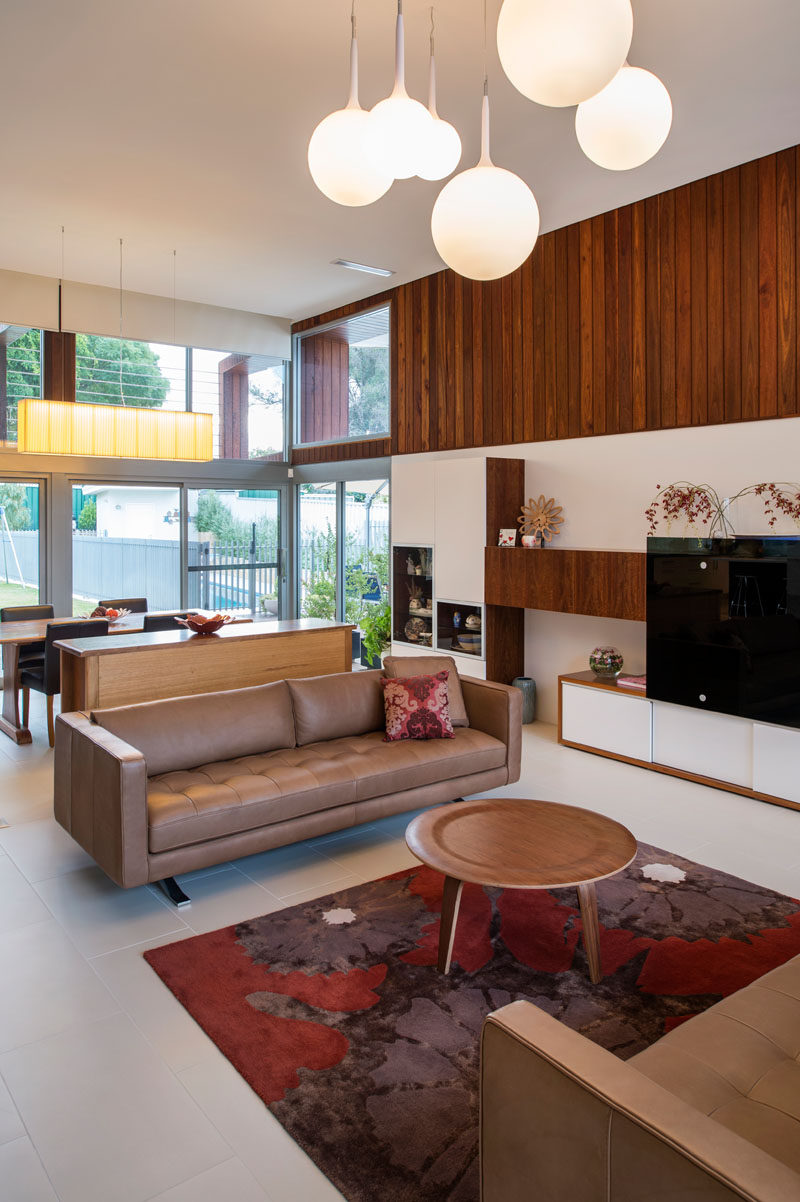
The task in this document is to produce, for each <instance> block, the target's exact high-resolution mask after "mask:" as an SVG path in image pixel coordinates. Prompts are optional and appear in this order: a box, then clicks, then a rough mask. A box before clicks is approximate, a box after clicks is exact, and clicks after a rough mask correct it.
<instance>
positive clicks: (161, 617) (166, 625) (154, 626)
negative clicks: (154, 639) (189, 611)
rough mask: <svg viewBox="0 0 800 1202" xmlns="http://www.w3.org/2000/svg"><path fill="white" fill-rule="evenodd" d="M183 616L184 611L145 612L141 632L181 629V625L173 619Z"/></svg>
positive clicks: (184, 615) (149, 632)
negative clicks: (166, 612) (167, 612)
mask: <svg viewBox="0 0 800 1202" xmlns="http://www.w3.org/2000/svg"><path fill="white" fill-rule="evenodd" d="M185 617H186V614H185V613H174V614H145V615H144V625H143V626H142V633H143V634H154V633H155V632H156V631H158V630H182V629H183V627H182V626H179V625H178V623H177V622H176V621H175V619H176V618H185Z"/></svg>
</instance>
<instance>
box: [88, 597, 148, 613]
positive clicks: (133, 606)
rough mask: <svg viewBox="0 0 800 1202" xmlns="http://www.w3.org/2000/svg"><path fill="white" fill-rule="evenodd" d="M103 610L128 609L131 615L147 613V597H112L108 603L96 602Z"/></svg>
mask: <svg viewBox="0 0 800 1202" xmlns="http://www.w3.org/2000/svg"><path fill="white" fill-rule="evenodd" d="M97 604H98V605H102V607H103V609H129V610H130V611H131V613H132V614H146V613H147V597H112V599H111V600H110V601H98V602H97Z"/></svg>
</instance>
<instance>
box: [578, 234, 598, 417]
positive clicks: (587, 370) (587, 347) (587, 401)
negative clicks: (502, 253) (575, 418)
mask: <svg viewBox="0 0 800 1202" xmlns="http://www.w3.org/2000/svg"><path fill="white" fill-rule="evenodd" d="M579 228H580V247H579V251H580V429H579V433H580V434H591V433H592V429H593V422H592V418H593V409H592V373H593V369H594V364H593V357H592V335H593V328H592V322H593V313H592V287H593V284H592V223H591V221H582V222H581V223H580V227H579Z"/></svg>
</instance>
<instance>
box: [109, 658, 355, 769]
mask: <svg viewBox="0 0 800 1202" xmlns="http://www.w3.org/2000/svg"><path fill="white" fill-rule="evenodd" d="M320 679H324V678H320ZM337 679H338V678H337ZM307 683H313V682H311V681H309V682H307ZM91 718H92V721H93V722H96V723H97V724H98V725H99V726H102V727H104V728H105V729H106V730H109V731H111V733H112V734H114V735H116V736H117V737H118V738H120V739H122V740H124V742H126V743H129V744H130V745H131V746H132V747H136V748H137V749H138V750H139V751H141V752H142V754H143V756H144V758H145V761H146V763H147V775H148V776H157V775H158V774H159V773H161V772H176V771H179V770H180V769H182V768H196V767H197V766H198V765H199V764H210V763H214V762H216V761H217V760H232V759H236V758H237V757H238V756H243V755H259V754H261V753H263V752H266V751H277V750H278V749H279V748H283V747H294V745H295V738H294V718H293V715H292V699H291V696H290V694H289V689H288V687H287V684H286V681H285V680H276V681H273V682H272V683H271V684H261V685H256V686H255V687H254V688H249V689H230V690H226V691H225V692H222V693H200V694H198V695H197V696H195V697H170V698H167V699H166V700H164V701H145V702H142V703H141V704H139V705H123V706H119V707H118V708H116V709H107V710H94V711H92V714H91Z"/></svg>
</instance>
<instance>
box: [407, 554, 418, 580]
mask: <svg viewBox="0 0 800 1202" xmlns="http://www.w3.org/2000/svg"><path fill="white" fill-rule="evenodd" d="M406 568H407V570H408V574H409V576H413V575H414V572H415V570H416V567H415V564H414V560H413V559H412V558H411V556H410V555H409V557H408V559H407V560H406Z"/></svg>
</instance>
